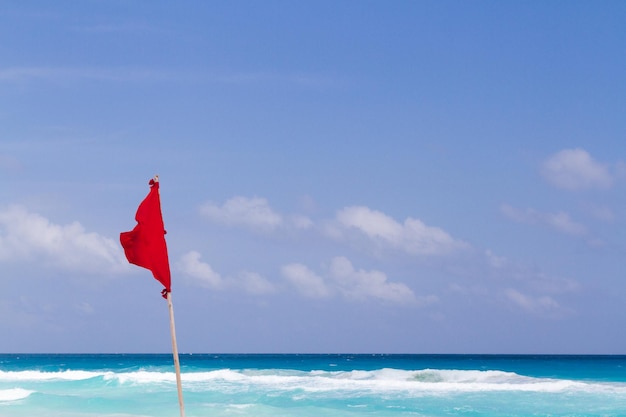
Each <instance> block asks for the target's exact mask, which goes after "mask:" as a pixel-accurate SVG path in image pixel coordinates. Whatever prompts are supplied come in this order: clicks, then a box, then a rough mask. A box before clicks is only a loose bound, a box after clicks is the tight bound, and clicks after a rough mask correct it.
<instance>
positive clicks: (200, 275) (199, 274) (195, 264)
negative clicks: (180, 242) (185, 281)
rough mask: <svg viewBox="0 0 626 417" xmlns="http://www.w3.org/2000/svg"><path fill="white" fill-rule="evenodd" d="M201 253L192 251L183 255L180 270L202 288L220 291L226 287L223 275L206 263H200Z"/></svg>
mask: <svg viewBox="0 0 626 417" xmlns="http://www.w3.org/2000/svg"><path fill="white" fill-rule="evenodd" d="M200 257H201V255H200V253H198V252H196V251H191V252H188V253H186V254H185V255H183V256H182V257H181V259H180V262H179V264H178V266H179V268H180V270H181V271H182V272H183V273H184V274H185V275H186V276H188V277H190V278H191V279H192V280H193V282H194V283H196V284H197V285H199V286H201V287H205V288H210V289H220V288H222V287H223V286H224V280H223V279H222V277H221V275H220V274H218V273H217V272H215V271H214V270H213V268H211V266H210V265H209V264H207V263H205V262H201V261H200Z"/></svg>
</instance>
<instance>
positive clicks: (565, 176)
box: [542, 148, 614, 190]
mask: <svg viewBox="0 0 626 417" xmlns="http://www.w3.org/2000/svg"><path fill="white" fill-rule="evenodd" d="M542 174H543V176H544V177H545V178H546V179H547V180H548V181H549V182H550V183H551V184H552V185H554V186H556V187H558V188H564V189H567V190H582V189H587V188H610V187H611V186H612V185H613V180H614V179H613V176H612V175H611V173H610V171H609V167H608V166H607V165H604V164H601V163H599V162H597V161H596V160H594V159H593V158H592V157H591V155H589V153H588V152H587V151H585V150H584V149H580V148H577V149H564V150H562V151H560V152H557V153H556V154H555V155H553V156H552V157H550V158H549V159H548V160H546V161H545V162H544V164H543V167H542Z"/></svg>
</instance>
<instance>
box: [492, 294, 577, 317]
mask: <svg viewBox="0 0 626 417" xmlns="http://www.w3.org/2000/svg"><path fill="white" fill-rule="evenodd" d="M504 294H505V296H506V298H507V299H508V300H509V301H510V302H512V303H513V304H514V305H515V306H517V307H519V308H521V309H522V310H524V311H526V312H528V313H533V314H537V315H541V316H550V317H558V316H562V315H563V314H564V313H567V309H564V308H563V307H561V305H559V303H558V302H556V301H555V300H554V299H553V298H552V297H550V296H547V295H540V296H530V295H528V294H524V293H522V292H520V291H518V290H515V289H513V288H508V289H506V290H505V291H504Z"/></svg>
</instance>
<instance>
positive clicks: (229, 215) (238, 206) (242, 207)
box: [200, 197, 283, 230]
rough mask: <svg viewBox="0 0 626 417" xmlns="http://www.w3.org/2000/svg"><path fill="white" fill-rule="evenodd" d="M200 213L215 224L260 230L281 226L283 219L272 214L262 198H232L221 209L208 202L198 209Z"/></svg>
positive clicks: (274, 213)
mask: <svg viewBox="0 0 626 417" xmlns="http://www.w3.org/2000/svg"><path fill="white" fill-rule="evenodd" d="M200 213H201V214H203V215H204V216H206V217H208V218H209V219H211V220H212V221H215V222H217V223H222V224H226V225H237V226H246V227H251V228H254V229H261V230H272V229H275V228H277V227H279V226H281V225H282V224H283V217H282V216H281V215H280V214H278V213H276V212H274V211H273V210H272V208H271V207H270V206H269V204H268V202H267V200H265V199H264V198H246V197H233V198H231V199H230V200H228V201H226V202H225V203H224V204H223V205H222V206H221V207H220V206H217V205H215V204H213V203H211V202H209V203H206V204H204V205H203V206H201V207H200Z"/></svg>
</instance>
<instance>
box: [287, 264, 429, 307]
mask: <svg viewBox="0 0 626 417" xmlns="http://www.w3.org/2000/svg"><path fill="white" fill-rule="evenodd" d="M282 274H283V277H284V278H285V280H286V281H287V282H288V283H289V284H290V285H292V286H293V287H294V288H295V289H296V290H297V291H298V292H300V293H301V294H302V295H304V296H306V297H311V298H329V297H333V296H336V295H341V296H342V297H344V298H346V299H350V300H356V301H365V300H370V299H375V300H379V301H384V302H390V303H394V304H414V305H415V304H418V305H426V304H431V303H434V302H437V301H438V299H437V297H435V296H426V297H416V295H415V294H414V293H413V291H412V290H411V289H410V288H409V287H408V286H406V285H405V284H403V283H399V282H391V281H389V280H388V278H387V276H386V275H385V274H384V273H383V272H381V271H376V270H372V271H366V270H363V269H355V268H354V266H353V265H352V263H351V262H350V261H349V260H348V259H347V258H345V257H342V256H340V257H336V258H334V259H333V260H332V261H331V263H330V266H329V268H328V271H327V273H326V276H325V277H323V276H321V275H319V274H317V273H315V272H314V271H312V270H311V269H309V268H308V267H307V266H305V265H302V264H298V263H294V264H289V265H285V266H283V267H282Z"/></svg>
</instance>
